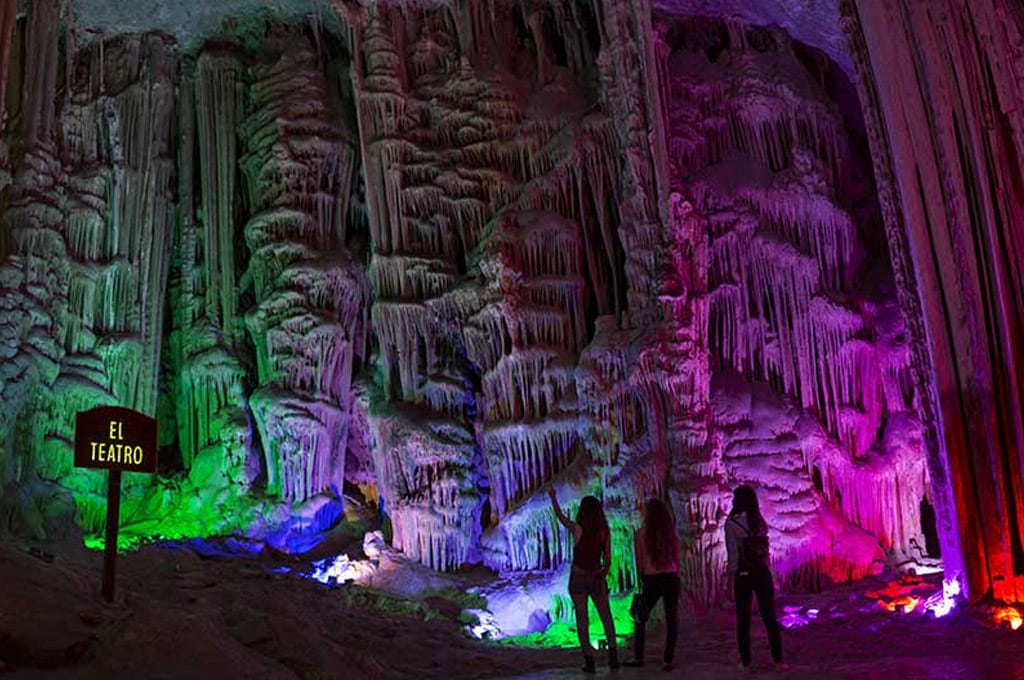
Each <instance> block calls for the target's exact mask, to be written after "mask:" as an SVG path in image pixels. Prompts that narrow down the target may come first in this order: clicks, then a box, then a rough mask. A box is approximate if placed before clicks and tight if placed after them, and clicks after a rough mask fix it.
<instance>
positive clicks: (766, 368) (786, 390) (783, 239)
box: [668, 21, 925, 593]
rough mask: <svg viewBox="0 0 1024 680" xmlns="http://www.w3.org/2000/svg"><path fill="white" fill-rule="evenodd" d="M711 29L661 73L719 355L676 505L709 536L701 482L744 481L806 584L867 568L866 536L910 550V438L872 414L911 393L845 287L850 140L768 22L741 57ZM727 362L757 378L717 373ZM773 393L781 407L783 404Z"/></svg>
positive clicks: (897, 359)
mask: <svg viewBox="0 0 1024 680" xmlns="http://www.w3.org/2000/svg"><path fill="white" fill-rule="evenodd" d="M719 25H722V26H723V27H724V28H725V30H727V31H728V32H729V34H730V35H731V36H732V38H731V39H730V42H729V43H728V47H727V48H726V49H725V50H724V52H723V53H722V54H720V55H716V59H715V60H714V62H713V63H712V62H711V61H710V60H709V59H708V57H707V56H706V54H705V53H704V52H703V51H701V50H698V49H695V48H693V44H694V43H692V42H689V41H687V40H681V41H680V42H679V45H689V47H686V48H685V49H678V50H677V51H676V52H674V53H673V54H672V57H671V63H670V65H669V68H668V73H669V79H670V82H671V87H672V93H673V104H672V109H671V119H672V136H671V139H670V141H669V148H670V150H671V152H672V154H673V162H674V170H675V172H676V173H677V174H678V177H679V180H680V182H681V183H682V184H684V185H685V186H687V188H688V189H689V190H690V191H691V195H692V196H693V199H694V206H695V208H696V209H697V210H698V211H700V213H702V218H703V219H704V220H705V223H706V224H707V229H708V233H709V235H710V239H709V251H708V255H709V270H708V276H709V285H710V288H711V290H710V294H709V296H708V298H707V303H708V306H707V309H706V313H707V314H708V323H709V332H710V344H711V347H712V348H713V351H714V352H715V353H716V354H717V355H718V357H719V358H720V361H721V364H722V369H721V370H720V372H719V375H718V376H716V379H718V380H719V382H720V384H719V388H718V389H716V393H715V397H714V401H715V409H716V410H715V424H714V426H715V431H716V443H715V448H716V449H717V452H716V453H715V454H714V455H713V456H712V457H711V458H710V459H708V460H706V461H705V462H704V464H703V465H699V466H692V467H691V468H690V469H691V471H692V472H693V473H694V474H695V475H696V477H697V478H698V479H705V480H707V481H706V483H704V484H703V485H700V486H701V487H702V488H701V490H700V491H698V492H697V493H694V494H691V495H690V499H689V508H690V510H689V512H690V514H691V516H693V517H697V518H703V519H704V520H706V521H709V522H711V523H712V526H715V527H716V528H715V530H714V532H715V533H716V534H720V532H721V528H720V521H721V518H720V515H721V509H719V508H716V507H715V506H716V504H717V503H719V501H716V500H715V499H716V498H718V497H721V496H722V495H723V490H722V489H719V488H718V485H719V484H720V483H721V482H718V481H716V480H723V481H726V482H727V483H729V484H732V485H735V484H737V483H741V482H749V483H752V484H754V485H755V486H756V487H757V488H758V489H759V490H760V492H761V493H762V501H763V503H764V502H765V501H767V503H766V504H767V506H768V507H769V508H771V510H770V511H769V513H771V514H768V515H767V516H769V524H770V525H771V526H772V527H778V531H779V535H778V536H777V537H773V545H774V546H776V550H775V551H773V558H774V559H775V562H776V566H777V569H779V571H780V576H781V577H782V578H783V579H791V580H792V581H793V583H794V584H795V585H799V586H803V587H811V586H815V585H818V584H820V583H821V582H824V581H829V580H841V579H844V578H852V577H856V576H860V575H863V574H865V573H869V572H870V571H871V570H872V569H874V568H876V567H877V564H876V561H877V560H878V559H879V555H878V554H877V551H874V550H872V549H871V540H872V538H871V536H872V535H873V536H874V537H875V539H874V540H875V541H877V542H880V543H881V544H882V545H883V546H884V547H885V548H886V549H887V550H893V551H897V552H900V553H902V554H910V553H911V552H912V542H913V540H915V539H916V538H917V537H918V536H917V535H918V533H919V529H920V527H919V520H918V511H917V509H916V507H917V505H916V504H917V503H919V501H920V493H921V492H922V491H923V489H924V479H925V475H924V469H923V465H922V461H923V458H922V455H921V445H920V440H919V439H918V438H916V437H914V436H913V434H912V432H911V430H910V429H909V428H903V430H902V431H900V432H899V434H894V433H892V432H887V425H886V424H887V423H891V422H903V420H904V417H905V415H906V414H905V413H904V412H905V411H906V410H908V409H911V408H912V407H913V390H912V389H908V386H907V385H906V382H905V379H904V380H902V381H901V377H900V374H901V371H902V370H904V369H902V368H901V366H902V365H903V363H902V362H903V361H904V360H903V359H901V357H902V356H905V351H904V349H903V347H904V346H903V340H902V329H901V325H900V323H899V322H898V321H894V320H893V319H892V315H891V313H886V312H883V311H881V310H884V309H885V305H886V304H887V303H886V302H885V301H884V300H882V301H877V302H876V301H875V300H868V299H867V296H866V295H865V294H864V293H863V292H862V290H861V289H860V287H859V285H860V282H859V277H862V276H863V274H862V273H861V272H860V271H858V270H857V267H858V266H860V259H859V258H860V257H861V253H862V248H863V246H861V245H860V244H859V243H858V235H857V227H858V225H856V224H855V221H854V217H853V216H852V215H850V214H848V213H847V212H846V211H845V210H843V209H842V208H841V207H839V199H838V198H837V197H838V196H841V195H842V193H843V192H844V190H845V188H844V187H842V186H840V185H839V184H838V178H839V174H838V172H837V171H836V169H835V168H837V167H838V164H839V163H840V162H842V159H843V158H844V157H845V156H846V155H847V154H848V151H847V148H846V147H847V142H846V141H845V134H846V132H845V130H844V126H843V121H842V119H841V118H840V117H839V115H838V112H837V110H836V107H835V105H834V104H833V103H832V102H830V101H829V100H828V98H827V97H826V95H825V93H824V91H823V90H822V88H821V87H820V85H818V84H817V83H815V82H813V81H812V80H811V78H810V77H809V75H808V73H807V71H806V70H805V69H804V68H803V67H802V66H801V65H800V64H799V63H798V62H797V60H796V58H795V56H794V55H793V52H792V50H791V48H790V47H789V40H788V39H787V38H785V37H783V36H782V35H781V34H773V35H774V37H773V45H772V46H770V48H769V49H767V50H765V49H759V50H756V51H755V50H753V49H748V48H747V47H746V46H745V45H746V39H745V29H744V28H743V27H742V26H738V25H736V24H734V23H733V22H731V21H725V22H719ZM700 30H702V29H701V24H700V22H699V21H693V22H689V23H687V22H686V21H682V22H679V24H678V25H677V27H676V31H677V32H678V34H679V35H685V36H690V35H692V32H693V31H700ZM677 37H678V35H677ZM733 371H735V372H739V373H742V374H743V375H745V376H747V377H748V378H749V379H751V380H754V381H763V382H762V383H759V384H756V385H748V384H747V383H745V382H743V381H740V382H732V379H731V378H730V377H729V376H730V375H732V372H733ZM769 386H770V387H769ZM771 390H778V391H779V392H781V393H782V394H784V395H787V398H791V399H792V400H793V402H792V403H790V404H789V405H787V406H785V407H782V406H781V403H779V402H780V401H781V399H782V398H781V397H780V396H778V395H773V396H769V395H770V392H771ZM747 391H751V392H752V394H751V396H750V397H747V396H746V395H745V394H744V393H745V392H747ZM743 399H750V400H752V402H753V403H751V402H749V401H748V402H746V403H745V404H744V402H743ZM771 403H776V404H777V405H776V406H771V407H769V406H768V404H771ZM755 411H756V412H757V413H758V414H759V415H758V420H761V421H766V422H771V423H772V425H771V428H770V429H768V428H767V427H761V428H759V427H758V426H757V425H756V424H749V425H748V424H745V423H744V422H743V420H742V418H741V417H740V414H743V413H753V412H755ZM800 411H802V412H803V414H804V415H802V416H800V417H799V418H798V417H797V413H799V412H800ZM812 423H813V427H812V426H811V424H812ZM787 432H788V433H789V434H788V435H784V434H783V433H787ZM815 475H816V476H817V477H816V478H819V479H820V480H824V481H819V482H818V483H819V484H823V485H824V486H823V487H822V489H821V490H817V489H815V488H814V484H813V483H812V481H813V480H812V477H814V476H815ZM901 477H902V478H903V479H905V480H906V483H905V484H899V483H897V481H896V480H899V479H900V478H901ZM879 488H881V489H884V491H881V492H879V491H878V490H879ZM869 489H874V490H875V492H876V493H878V496H877V498H881V496H882V495H883V494H885V498H886V500H885V501H876V500H875V499H872V498H870V496H871V492H870V491H869ZM833 505H834V507H835V509H836V510H837V512H836V513H833V510H832V509H831V508H832V506H833ZM815 535H818V536H819V537H818V538H814V536H815ZM840 536H847V537H851V538H850V539H849V540H851V545H853V546H858V547H856V548H851V549H849V550H845V551H841V552H837V554H835V555H832V556H830V555H829V554H828V553H827V551H826V552H823V551H822V550H821V549H820V547H819V544H824V543H828V542H829V541H836V540H838V538H839V537H840ZM694 547H695V549H696V550H697V552H698V553H699V554H700V555H701V556H702V557H703V560H704V562H702V563H698V564H694V565H691V566H690V567H689V568H690V569H691V573H690V574H689V575H688V578H692V579H695V582H697V583H708V584H709V587H708V588H705V589H703V591H702V592H704V593H709V592H710V593H714V592H717V591H718V589H719V588H721V587H723V585H724V584H721V583H720V582H719V581H718V579H717V576H716V567H715V566H712V567H710V571H708V570H707V567H706V565H707V564H708V563H709V562H710V563H711V564H712V565H719V564H721V561H722V559H723V558H724V555H723V547H724V546H722V545H721V540H720V536H716V537H706V536H698V537H697V538H696V545H695V546H694ZM699 592H701V591H699Z"/></svg>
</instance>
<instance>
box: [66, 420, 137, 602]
mask: <svg viewBox="0 0 1024 680" xmlns="http://www.w3.org/2000/svg"><path fill="white" fill-rule="evenodd" d="M156 442H157V433H156V420H154V419H153V418H150V417H149V416H147V415H145V414H142V413H139V412H138V411H133V410H131V409H128V408H124V407H121V406H99V407H97V408H94V409H90V410H88V411H80V412H79V413H78V414H77V415H76V416H75V467H80V468H93V469H99V470H107V532H106V537H105V539H104V546H103V597H105V598H106V599H107V601H109V602H112V601H113V600H114V573H115V566H116V560H117V529H118V525H119V524H120V514H121V472H123V471H128V472H156V452H157V448H156Z"/></svg>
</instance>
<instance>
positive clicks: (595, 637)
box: [498, 592, 633, 649]
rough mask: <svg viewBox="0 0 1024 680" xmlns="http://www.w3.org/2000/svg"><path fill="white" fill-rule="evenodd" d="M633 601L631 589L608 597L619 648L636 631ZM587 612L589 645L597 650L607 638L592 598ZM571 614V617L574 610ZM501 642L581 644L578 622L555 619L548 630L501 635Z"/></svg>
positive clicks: (563, 646)
mask: <svg viewBox="0 0 1024 680" xmlns="http://www.w3.org/2000/svg"><path fill="white" fill-rule="evenodd" d="M632 601H633V594H632V593H631V592H626V593H621V594H619V595H615V596H613V597H612V598H610V600H609V604H610V605H611V610H612V620H613V621H614V622H615V637H616V638H618V646H619V647H620V648H621V647H623V646H624V645H625V641H626V638H628V637H629V636H631V635H632V634H633V617H632V616H631V615H630V613H629V605H630V603H631V602H632ZM588 611H589V612H590V618H589V620H588V624H589V625H588V627H589V628H590V644H591V646H593V647H594V648H595V649H597V648H598V647H599V646H600V642H601V641H602V640H604V639H605V637H604V627H603V626H602V625H601V618H600V617H599V616H598V615H597V610H596V609H595V608H594V603H593V601H589V603H588ZM570 616H572V614H571V613H570ZM498 644H503V645H517V646H523V647H548V648H553V647H557V648H562V649H566V648H573V647H579V645H580V641H579V638H578V637H577V635H576V623H575V621H573V622H572V623H566V622H563V621H556V622H555V623H552V624H551V625H550V626H548V628H547V630H545V631H544V632H543V633H531V634H529V635H514V636H511V637H507V638H502V639H501V640H499V641H498Z"/></svg>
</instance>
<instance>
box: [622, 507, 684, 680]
mask: <svg viewBox="0 0 1024 680" xmlns="http://www.w3.org/2000/svg"><path fill="white" fill-rule="evenodd" d="M633 552H634V555H636V569H637V574H638V575H639V576H640V583H641V587H642V593H643V594H642V597H643V606H642V607H641V609H640V612H639V616H638V618H637V620H636V630H635V632H634V636H633V654H634V657H633V659H632V660H630V661H627V662H626V665H627V666H643V665H644V642H645V634H646V627H647V618H648V617H649V616H650V612H651V609H653V608H654V605H656V604H657V603H658V600H661V601H662V602H663V603H664V607H665V627H666V631H665V654H664V656H663V657H662V659H663V661H664V666H663V669H664V670H666V671H670V670H672V669H673V668H675V663H674V659H675V654H676V638H677V637H678V634H679V591H680V582H679V536H677V535H676V524H675V521H674V520H673V519H672V512H671V511H670V510H669V509H668V505H666V504H665V502H664V501H662V500H661V499H659V498H652V499H650V500H649V501H647V506H646V510H645V512H644V523H643V526H642V527H640V531H638V532H637V533H636V538H635V543H634V551H633Z"/></svg>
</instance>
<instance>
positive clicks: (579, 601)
mask: <svg viewBox="0 0 1024 680" xmlns="http://www.w3.org/2000/svg"><path fill="white" fill-rule="evenodd" d="M548 496H550V497H551V507H552V508H554V510H555V515H556V516H557V517H558V521H559V522H561V523H562V525H563V526H564V527H565V528H566V529H568V530H569V531H570V532H572V537H573V556H572V568H571V570H570V572H569V597H570V598H572V606H573V609H574V610H575V611H576V631H577V634H578V635H579V639H580V650H582V652H583V664H584V665H583V670H584V671H585V672H587V673H593V672H595V668H594V650H593V648H592V647H591V646H590V628H589V626H590V620H589V619H590V617H589V613H588V611H587V598H588V597H589V598H590V599H592V600H593V601H594V607H595V608H596V609H597V613H598V615H599V616H600V617H601V623H602V625H603V626H604V635H605V638H606V639H607V640H608V666H609V667H610V668H618V667H619V656H618V649H617V647H616V641H615V622H614V621H613V620H612V610H611V607H610V606H609V604H608V571H609V570H610V569H611V563H612V542H611V532H610V531H609V529H608V520H607V519H605V516H604V508H603V507H602V506H601V501H599V500H598V499H597V498H595V497H594V496H586V497H584V498H583V500H582V501H580V509H579V511H578V512H577V513H576V521H575V522H573V521H572V520H570V519H569V518H568V517H566V515H565V513H564V512H562V508H561V507H559V505H558V496H557V494H556V493H555V490H554V489H548Z"/></svg>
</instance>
